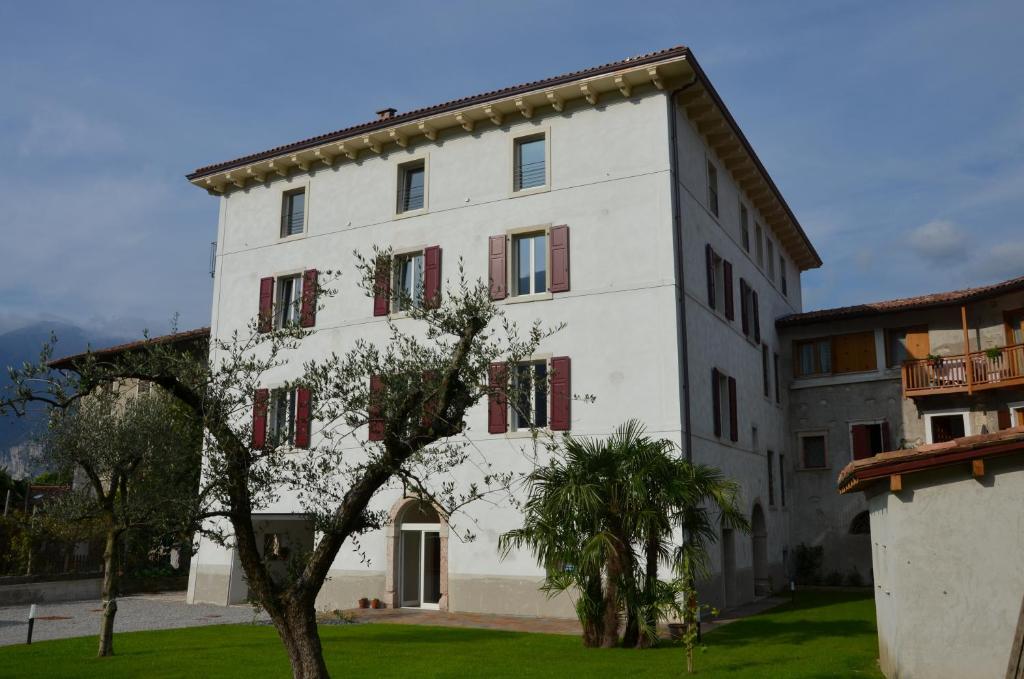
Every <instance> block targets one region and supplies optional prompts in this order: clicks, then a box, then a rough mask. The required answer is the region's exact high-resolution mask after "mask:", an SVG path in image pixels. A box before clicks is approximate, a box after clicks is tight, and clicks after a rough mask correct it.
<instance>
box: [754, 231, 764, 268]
mask: <svg viewBox="0 0 1024 679" xmlns="http://www.w3.org/2000/svg"><path fill="white" fill-rule="evenodd" d="M754 254H755V261H756V262H757V268H759V269H763V268H764V227H762V226H761V223H760V222H759V221H757V220H756V219H755V220H754Z"/></svg>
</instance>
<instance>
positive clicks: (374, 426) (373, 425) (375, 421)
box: [367, 375, 384, 441]
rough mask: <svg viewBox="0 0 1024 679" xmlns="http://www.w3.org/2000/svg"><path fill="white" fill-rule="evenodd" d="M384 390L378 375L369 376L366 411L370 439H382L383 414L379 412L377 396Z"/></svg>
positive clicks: (382, 382)
mask: <svg viewBox="0 0 1024 679" xmlns="http://www.w3.org/2000/svg"><path fill="white" fill-rule="evenodd" d="M383 391H384V381H383V380H382V379H381V378H380V375H372V376H371V377H370V407H369V408H368V409H367V412H368V413H369V415H370V436H369V439H370V440H371V441H383V440H384V415H383V413H382V412H381V407H380V403H379V398H380V395H381V392H383Z"/></svg>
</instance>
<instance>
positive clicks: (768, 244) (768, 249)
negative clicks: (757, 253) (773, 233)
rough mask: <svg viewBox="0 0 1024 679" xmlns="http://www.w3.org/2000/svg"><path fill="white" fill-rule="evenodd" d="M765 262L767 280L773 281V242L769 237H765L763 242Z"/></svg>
mask: <svg viewBox="0 0 1024 679" xmlns="http://www.w3.org/2000/svg"><path fill="white" fill-rule="evenodd" d="M764 253H765V262H766V264H767V265H768V280H770V281H771V282H772V284H773V285H774V283H775V243H774V242H772V239H771V237H768V238H765V243H764Z"/></svg>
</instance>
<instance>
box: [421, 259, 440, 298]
mask: <svg viewBox="0 0 1024 679" xmlns="http://www.w3.org/2000/svg"><path fill="white" fill-rule="evenodd" d="M440 303H441V248H440V247H438V246H436V245H431V246H430V247H429V248H426V249H425V250H423V306H425V307H426V308H428V309H436V308H437V305H438V304H440Z"/></svg>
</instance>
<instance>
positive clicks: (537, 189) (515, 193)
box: [509, 184, 551, 198]
mask: <svg viewBox="0 0 1024 679" xmlns="http://www.w3.org/2000/svg"><path fill="white" fill-rule="evenodd" d="M549 191H551V186H550V185H549V184H544V185H543V186H534V187H531V188H528V189H519V190H518V191H516V190H513V191H512V192H511V193H510V194H509V198H518V197H519V196H532V195H534V194H537V193H548V192H549Z"/></svg>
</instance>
